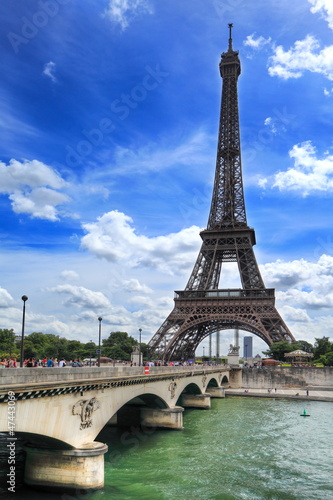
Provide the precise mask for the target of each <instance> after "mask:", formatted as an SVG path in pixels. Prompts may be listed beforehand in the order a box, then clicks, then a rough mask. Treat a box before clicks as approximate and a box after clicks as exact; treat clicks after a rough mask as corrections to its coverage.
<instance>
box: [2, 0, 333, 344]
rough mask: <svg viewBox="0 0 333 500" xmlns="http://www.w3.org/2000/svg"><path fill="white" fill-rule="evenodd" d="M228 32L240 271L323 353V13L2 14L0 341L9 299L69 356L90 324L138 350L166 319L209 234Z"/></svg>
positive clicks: (42, 3)
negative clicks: (241, 206) (61, 341)
mask: <svg viewBox="0 0 333 500" xmlns="http://www.w3.org/2000/svg"><path fill="white" fill-rule="evenodd" d="M228 23H234V29H233V46H234V49H235V50H239V57H240V60H241V65H242V74H241V75H240V77H239V83H238V92H239V110H240V127H241V149H242V168H243V181H244V191H245V202H246V210H247V220H248V224H249V226H250V227H253V228H254V229H255V232H256V240H257V244H256V246H255V247H254V251H255V255H256V258H257V261H258V264H259V267H260V270H261V273H262V276H263V279H264V282H265V285H266V287H267V288H275V290H276V307H277V309H278V311H279V312H280V314H281V315H282V317H283V319H284V320H285V322H286V323H287V325H288V326H289V328H290V330H291V331H292V333H293V335H294V337H295V338H296V339H302V340H306V341H308V342H311V343H314V341H315V338H321V337H323V336H324V335H325V336H328V337H332V333H331V332H332V320H333V316H332V314H333V313H332V307H333V256H332V253H333V231H332V208H333V207H332V196H333V150H332V146H333V144H332V125H333V113H332V107H333V4H332V2H331V0H294V1H293V2H290V1H289V0H288V1H287V0H182V1H179V0H167V1H163V2H162V1H158V0H81V1H78V0H29V1H25V0H16V1H15V2H13V1H12V0H2V2H1V19H0V50H1V58H0V64H1V75H0V137H1V141H0V180H1V181H0V203H1V205H0V206H1V223H0V238H1V246H0V328H13V329H14V330H15V332H16V333H17V334H20V333H21V327H22V305H23V302H22V300H21V297H22V295H27V296H28V301H27V302H26V318H25V333H26V334H29V333H32V332H35V331H37V332H44V333H53V334H55V335H59V336H60V337H66V338H68V339H79V340H81V341H82V342H88V341H89V340H93V341H95V342H97V341H98V319H97V318H98V317H99V316H102V318H103V320H102V337H103V338H106V337H108V335H109V333H110V332H111V331H126V332H128V334H129V335H131V336H133V337H135V338H137V339H138V338H139V328H141V329H142V341H143V342H148V341H149V340H150V338H151V337H152V336H153V334H154V333H155V332H156V330H157V329H158V328H159V326H160V325H161V324H162V322H163V321H164V320H165V318H166V317H167V315H168V314H169V313H170V312H171V310H172V309H173V304H174V302H173V298H174V291H175V290H183V289H184V287H185V285H186V283H187V280H188V278H189V276H190V274H191V271H192V268H193V266H194V263H195V260H196V257H197V254H198V252H199V249H200V246H201V239H200V236H199V232H200V230H202V229H204V228H205V227H206V226H207V220H208V215H209V209H210V202H211V196H212V188H213V181H214V173H215V161H216V148H217V133H218V124H219V109H220V99H221V86H222V81H221V77H220V74H219V67H218V65H219V61H220V56H221V53H222V52H224V51H226V50H227V47H228ZM238 286H239V274H238V271H237V269H235V268H233V267H232V266H229V267H228V266H226V270H225V271H224V272H223V273H222V278H221V282H220V287H221V288H228V287H238ZM244 335H248V334H247V333H246V332H244V331H240V337H241V343H242V337H243V336H244ZM214 342H215V339H213V350H215V347H214ZM253 342H254V354H257V353H259V354H261V353H262V350H266V348H267V345H266V344H265V343H264V342H263V341H262V340H260V339H259V338H258V337H256V336H254V338H253ZM230 343H233V332H232V331H224V332H222V333H221V348H220V352H221V353H222V354H226V353H227V350H228V346H229V344H230ZM203 346H205V347H207V346H208V339H205V341H204V342H203V343H202V344H201V345H200V347H199V348H198V351H197V352H198V354H201V353H202V347H203ZM206 353H207V351H206ZM241 354H242V350H241Z"/></svg>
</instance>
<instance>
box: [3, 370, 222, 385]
mask: <svg viewBox="0 0 333 500" xmlns="http://www.w3.org/2000/svg"><path fill="white" fill-rule="evenodd" d="M221 368H223V369H226V370H229V366H228V365H216V366H205V365H203V366H198V365H196V366H151V367H149V375H174V376H176V374H184V373H195V374H198V373H201V372H203V371H206V372H207V373H208V372H212V371H216V369H221ZM141 375H145V367H143V366H120V367H119V366H107V367H101V368H99V367H94V366H91V367H90V366H83V367H75V368H73V367H65V368H42V367H38V368H16V369H3V370H1V371H0V390H3V389H7V388H8V387H10V386H11V385H21V384H22V385H26V384H29V385H33V384H40V383H43V382H53V383H57V382H65V381H66V382H76V381H80V380H84V381H87V380H91V381H92V380H98V379H100V380H105V379H108V378H117V377H139V376H141Z"/></svg>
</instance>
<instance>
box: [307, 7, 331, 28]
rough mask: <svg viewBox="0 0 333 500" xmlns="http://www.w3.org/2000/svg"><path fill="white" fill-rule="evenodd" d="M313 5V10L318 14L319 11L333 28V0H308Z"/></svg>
mask: <svg viewBox="0 0 333 500" xmlns="http://www.w3.org/2000/svg"><path fill="white" fill-rule="evenodd" d="M308 2H309V3H310V4H311V5H313V7H311V12H313V13H314V14H316V13H317V12H319V13H320V14H322V16H323V18H324V19H325V20H326V21H327V22H328V25H329V27H330V28H331V29H332V30H333V3H332V0H308Z"/></svg>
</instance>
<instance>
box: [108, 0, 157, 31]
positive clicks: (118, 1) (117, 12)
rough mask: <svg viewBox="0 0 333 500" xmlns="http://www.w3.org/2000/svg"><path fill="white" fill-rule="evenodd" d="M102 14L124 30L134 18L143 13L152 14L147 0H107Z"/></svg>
mask: <svg viewBox="0 0 333 500" xmlns="http://www.w3.org/2000/svg"><path fill="white" fill-rule="evenodd" d="M104 14H105V16H106V17H108V18H109V19H110V20H111V21H112V22H114V23H115V24H119V25H120V27H121V28H122V30H125V29H126V28H128V26H129V24H130V23H131V22H132V21H133V19H134V18H136V17H138V16H140V15H144V14H153V8H152V5H151V2H150V1H149V0H109V5H108V8H107V10H106V11H105V13H104Z"/></svg>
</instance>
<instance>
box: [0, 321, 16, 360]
mask: <svg viewBox="0 0 333 500" xmlns="http://www.w3.org/2000/svg"><path fill="white" fill-rule="evenodd" d="M18 353H19V350H18V349H17V346H16V343H15V332H14V330H13V329H10V330H9V329H8V328H4V329H0V357H1V358H5V357H9V356H12V355H13V356H17V354H18Z"/></svg>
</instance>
